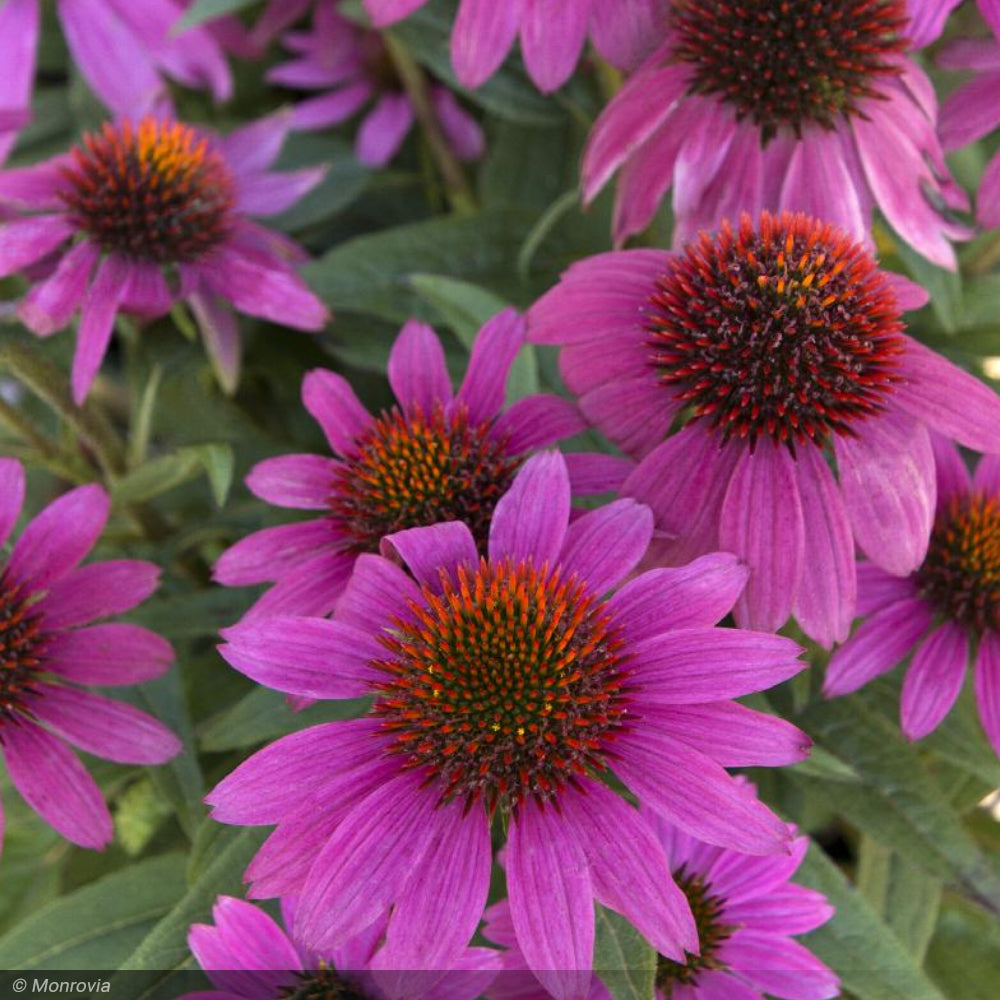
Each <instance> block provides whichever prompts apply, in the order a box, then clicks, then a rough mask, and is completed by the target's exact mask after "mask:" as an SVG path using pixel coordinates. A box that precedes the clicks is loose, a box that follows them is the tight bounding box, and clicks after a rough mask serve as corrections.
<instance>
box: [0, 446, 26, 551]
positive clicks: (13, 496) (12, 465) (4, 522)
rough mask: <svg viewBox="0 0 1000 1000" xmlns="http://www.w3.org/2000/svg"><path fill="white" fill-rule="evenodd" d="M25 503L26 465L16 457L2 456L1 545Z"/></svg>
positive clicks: (0, 492) (0, 477) (15, 522)
mask: <svg viewBox="0 0 1000 1000" xmlns="http://www.w3.org/2000/svg"><path fill="white" fill-rule="evenodd" d="M23 504H24V466H23V465H21V463H20V462H19V461H17V459H15V458H0V546H2V545H3V544H4V542H6V541H7V538H8V537H9V536H10V533H11V531H13V529H14V525H15V524H17V519H18V517H20V515H21V507H22V505H23Z"/></svg>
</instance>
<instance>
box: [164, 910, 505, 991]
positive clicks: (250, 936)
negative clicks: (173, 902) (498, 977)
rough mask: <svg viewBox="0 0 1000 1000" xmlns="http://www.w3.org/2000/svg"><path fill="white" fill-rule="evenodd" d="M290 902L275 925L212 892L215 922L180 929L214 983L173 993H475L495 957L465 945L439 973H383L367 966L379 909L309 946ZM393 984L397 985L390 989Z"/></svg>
mask: <svg viewBox="0 0 1000 1000" xmlns="http://www.w3.org/2000/svg"><path fill="white" fill-rule="evenodd" d="M296 909H297V907H296V903H295V900H294V899H293V898H292V897H285V898H284V899H282V901H281V916H282V923H283V924H284V928H282V927H281V926H279V925H278V924H277V923H276V922H275V921H274V920H272V919H271V917H269V916H268V915H267V914H266V913H264V912H263V910H260V909H258V908H257V907H256V906H254V905H253V904H252V903H247V902H244V901H243V900H242V899H234V898H233V897H232V896H219V897H218V899H217V900H216V902H215V906H214V907H213V908H212V919H213V920H214V921H215V923H214V924H194V925H192V927H191V930H190V932H189V934H188V947H189V948H190V949H191V953H192V954H193V955H194V957H195V958H196V959H197V961H198V964H199V965H200V966H201V967H202V969H204V970H205V972H206V973H207V974H208V978H209V979H210V980H211V981H212V985H213V986H214V987H215V989H214V990H209V991H205V992H198V993H188V994H185V996H184V997H182V998H181V1000H275V997H279V998H285V1000H307V998H308V1000H311V998H316V1000H319V998H326V997H328V998H335V997H336V998H339V1000H394V998H395V997H397V996H405V997H407V998H408V1000H475V997H477V996H479V995H480V994H481V993H482V992H483V990H484V989H485V988H486V987H487V986H488V985H489V983H490V982H491V981H492V980H493V977H494V976H495V974H496V969H497V967H498V965H499V954H498V952H496V951H492V950H491V949H488V948H467V949H466V950H465V951H464V952H463V953H462V954H461V955H460V956H459V957H458V959H457V960H456V962H455V964H454V965H453V966H452V968H451V970H449V971H448V972H446V973H444V974H441V973H438V974H437V975H431V974H428V973H426V972H421V971H419V970H417V969H413V970H406V974H405V975H404V976H399V977H395V976H391V975H389V974H388V973H387V972H385V971H373V968H372V960H373V958H374V956H375V954H376V952H377V950H378V946H379V943H380V940H381V938H382V936H383V935H384V933H385V926H386V920H385V917H384V916H383V917H381V918H379V919H377V920H375V921H374V922H373V923H372V924H371V925H370V926H367V927H365V928H364V929H363V930H362V931H361V932H360V933H358V934H356V935H355V936H353V937H352V938H350V939H349V940H348V941H346V942H345V943H344V944H342V945H341V946H340V947H338V948H333V949H330V950H329V951H324V952H321V953H317V952H315V951H313V950H312V949H311V948H307V947H305V946H304V945H303V944H302V943H301V942H300V941H299V940H298V938H297V936H296V928H295V924H296V920H295V914H296ZM397 984H399V985H401V986H402V987H403V988H402V989H401V990H397V989H394V987H396V986H397Z"/></svg>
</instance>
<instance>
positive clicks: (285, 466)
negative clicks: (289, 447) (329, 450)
mask: <svg viewBox="0 0 1000 1000" xmlns="http://www.w3.org/2000/svg"><path fill="white" fill-rule="evenodd" d="M337 467H338V465H337V463H336V462H335V461H333V460H332V459H329V458H324V457H322V456H321V455H280V456H278V457H277V458H267V459H264V461H263V462H258V463H257V464H256V465H255V466H254V467H253V469H251V470H250V475H249V476H247V489H249V490H250V492H251V493H253V494H254V496H258V497H260V499H261V500H266V501H267V502H268V503H273V504H274V505H275V506H276V507H292V508H295V509H298V510H326V509H327V508H328V505H329V499H330V494H331V492H332V490H333V480H334V475H335V473H336V470H337Z"/></svg>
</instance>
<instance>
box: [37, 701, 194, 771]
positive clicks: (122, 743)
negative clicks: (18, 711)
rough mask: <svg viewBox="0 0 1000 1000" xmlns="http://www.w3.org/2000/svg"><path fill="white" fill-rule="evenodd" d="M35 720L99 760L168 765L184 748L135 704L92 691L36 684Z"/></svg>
mask: <svg viewBox="0 0 1000 1000" xmlns="http://www.w3.org/2000/svg"><path fill="white" fill-rule="evenodd" d="M35 691H36V692H37V695H38V697H37V698H35V697H32V698H31V699H30V704H31V709H32V712H33V713H34V715H35V717H36V718H38V719H39V720H40V721H41V722H43V723H44V724H45V726H46V727H47V728H48V729H50V730H51V731H52V732H54V733H55V734H56V735H57V736H61V737H62V738H63V739H65V740H68V741H69V742H70V743H72V744H73V745H74V746H77V747H79V748H80V749H81V750H86V751H87V753H92V754H93V755H94V756H95V757H103V758H104V759H105V760H113V761H117V762H118V763H121V764H163V763H164V762H166V761H168V760H170V759H171V758H173V757H176V756H177V754H179V753H180V752H181V750H182V749H183V747H182V745H181V742H180V740H178V739H177V737H176V736H174V734H173V733H172V732H171V731H170V730H169V729H167V727H166V726H164V725H163V724H162V723H161V722H159V721H157V720H156V719H154V718H153V717H152V716H150V715H147V714H146V713H145V712H140V711H139V710H138V709H137V708H133V707H132V706H131V705H125V704H123V703H122V702H119V701H112V700H111V699H110V698H104V697H101V696H100V695H96V694H91V693H90V692H89V691H78V690H74V689H70V688H66V687H60V686H57V685H55V684H42V683H39V684H36V685H35Z"/></svg>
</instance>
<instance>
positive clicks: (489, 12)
mask: <svg viewBox="0 0 1000 1000" xmlns="http://www.w3.org/2000/svg"><path fill="white" fill-rule="evenodd" d="M523 5H524V0H508V2H506V3H494V0H462V2H461V5H460V6H459V8H458V16H457V17H456V18H455V26H454V28H453V29H452V33H451V63H452V66H453V67H454V69H455V75H456V76H457V77H458V82H459V83H461V84H462V86H463V87H469V88H470V89H473V90H474V89H475V88H476V87H479V86H481V85H482V84H483V83H485V82H486V81H487V80H488V79H489V78H490V77H491V76H492V75H493V74H494V73H495V72H496V71H497V70H498V69H499V68H500V64H501V63H502V62H503V61H504V59H505V58H506V56H507V53H508V52H509V51H510V47H511V46H512V45H513V44H514V39H515V37H516V36H517V29H518V26H519V24H520V21H521V11H522V8H523Z"/></svg>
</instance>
